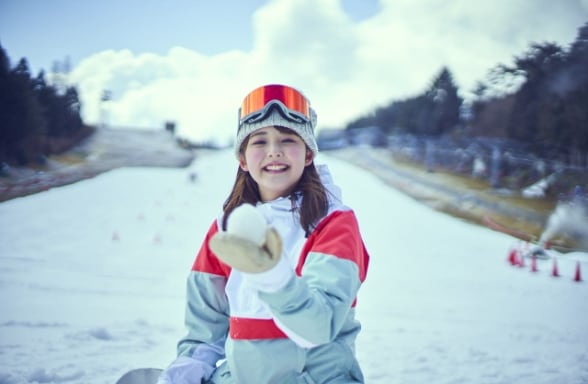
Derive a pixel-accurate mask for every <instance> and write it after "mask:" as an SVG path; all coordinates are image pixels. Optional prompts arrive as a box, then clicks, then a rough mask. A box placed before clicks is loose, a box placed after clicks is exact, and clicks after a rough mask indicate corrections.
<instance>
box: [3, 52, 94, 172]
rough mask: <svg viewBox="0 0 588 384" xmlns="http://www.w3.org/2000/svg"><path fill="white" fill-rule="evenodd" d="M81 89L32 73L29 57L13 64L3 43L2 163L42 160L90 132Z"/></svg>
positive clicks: (25, 162) (26, 162)
mask: <svg viewBox="0 0 588 384" xmlns="http://www.w3.org/2000/svg"><path fill="white" fill-rule="evenodd" d="M80 111H81V104H80V100H79V97H78V91H77V89H76V88H75V87H72V86H56V85H51V84H48V83H47V81H46V79H45V72H44V71H43V70H41V71H40V72H39V74H38V75H37V76H36V77H33V76H31V71H30V69H29V65H28V62H27V60H26V58H21V59H20V60H19V61H18V63H17V64H16V65H15V66H14V67H11V64H10V59H9V57H8V55H7V53H6V51H5V50H4V48H3V47H2V46H1V45H0V163H6V164H13V165H25V164H29V163H32V162H43V161H44V159H46V157H47V156H49V155H52V154H55V153H60V152H62V151H64V150H65V149H67V148H69V147H71V146H72V145H73V144H75V143H77V142H78V141H79V140H80V139H81V138H83V137H85V136H87V135H89V134H90V133H91V132H92V128H90V127H87V126H85V125H84V123H83V121H82V118H81V114H80Z"/></svg>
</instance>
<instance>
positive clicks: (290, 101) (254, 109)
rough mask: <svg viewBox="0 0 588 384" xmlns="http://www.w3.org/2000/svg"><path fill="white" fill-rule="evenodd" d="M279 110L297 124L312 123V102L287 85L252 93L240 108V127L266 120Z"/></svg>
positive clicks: (260, 89)
mask: <svg viewBox="0 0 588 384" xmlns="http://www.w3.org/2000/svg"><path fill="white" fill-rule="evenodd" d="M274 108H277V109H278V110H279V111H280V113H281V114H282V115H283V116H284V117H285V118H286V119H288V120H291V121H294V122H296V123H307V122H309V121H311V108H310V102H309V101H308V99H307V98H306V97H304V95H303V94H302V93H300V92H299V91H298V90H296V89H294V88H292V87H288V86H286V85H278V84H272V85H264V86H262V87H259V88H256V89H254V90H253V91H251V92H250V93H249V94H248V95H247V96H245V99H244V100H243V103H242V104H241V108H239V126H241V125H242V124H244V123H247V124H251V123H256V122H258V121H262V120H263V119H265V118H266V117H267V116H268V115H269V114H270V112H271V111H272V110H273V109H274Z"/></svg>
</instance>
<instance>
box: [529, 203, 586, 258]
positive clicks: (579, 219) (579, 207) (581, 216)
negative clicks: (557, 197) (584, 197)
mask: <svg viewBox="0 0 588 384" xmlns="http://www.w3.org/2000/svg"><path fill="white" fill-rule="evenodd" d="M558 235H560V236H566V237H569V238H571V239H573V240H574V241H575V242H576V244H577V247H579V248H582V249H588V208H587V207H586V206H585V205H584V204H582V203H581V202H576V201H566V202H559V203H558V204H557V206H556V207H555V210H554V211H553V213H552V214H551V215H550V216H549V219H548V220H547V225H546V228H545V230H544V231H543V233H542V234H541V237H540V239H539V243H540V244H546V243H548V242H549V240H551V239H553V238H554V237H555V236H558Z"/></svg>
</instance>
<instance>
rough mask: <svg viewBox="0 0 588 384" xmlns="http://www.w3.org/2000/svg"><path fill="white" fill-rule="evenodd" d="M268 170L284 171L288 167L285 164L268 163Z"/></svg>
mask: <svg viewBox="0 0 588 384" xmlns="http://www.w3.org/2000/svg"><path fill="white" fill-rule="evenodd" d="M265 168H266V169H267V170H268V171H282V170H284V169H286V168H287V167H286V166H285V165H268V166H267V167H265Z"/></svg>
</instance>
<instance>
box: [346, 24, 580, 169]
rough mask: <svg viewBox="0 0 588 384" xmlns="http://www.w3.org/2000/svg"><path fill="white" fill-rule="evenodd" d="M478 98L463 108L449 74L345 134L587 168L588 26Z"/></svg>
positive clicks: (500, 72)
mask: <svg viewBox="0 0 588 384" xmlns="http://www.w3.org/2000/svg"><path fill="white" fill-rule="evenodd" d="M513 89H514V90H513ZM473 93H474V95H475V97H474V98H473V101H472V102H468V103H466V102H464V99H463V98H461V97H460V96H459V89H458V88H457V86H456V85H455V82H454V80H453V75H452V73H451V71H450V70H449V68H447V67H444V68H442V69H441V71H440V73H439V74H438V75H437V76H436V77H435V78H434V79H433V81H432V82H431V85H430V86H429V87H428V88H427V89H426V90H425V91H424V92H423V93H422V94H419V95H417V96H415V97H410V98H407V99H403V100H395V101H392V102H391V103H389V104H388V105H386V106H384V107H381V108H378V109H376V110H374V111H371V112H370V113H368V114H366V115H364V116H361V117H359V118H358V119H356V120H354V121H352V122H350V123H349V124H348V125H347V126H346V129H347V130H349V129H357V128H362V127H373V126H377V127H380V128H381V129H382V130H383V131H384V132H385V133H386V134H388V135H395V134H414V135H422V136H428V137H442V136H451V137H456V138H475V137H488V138H498V139H505V140H511V141H514V142H517V143H519V144H520V145H521V147H524V148H525V149H526V150H528V151H530V152H531V153H534V154H536V155H539V156H540V157H542V158H549V159H558V160H561V161H564V162H566V163H574V162H575V163H583V164H584V165H587V164H588V23H586V24H585V25H584V26H582V27H580V28H579V29H578V36H577V38H576V40H575V41H574V42H573V43H572V44H571V45H570V46H569V47H568V48H564V47H561V46H559V45H557V44H555V43H550V42H545V43H533V44H531V45H530V47H529V48H528V50H527V51H526V52H525V53H523V54H522V55H520V56H516V57H514V64H513V65H510V66H509V65H504V64H499V65H497V66H496V67H495V68H493V69H491V70H490V71H489V74H488V76H487V79H485V80H484V81H480V82H479V83H478V85H477V87H476V89H475V90H474V91H473Z"/></svg>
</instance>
